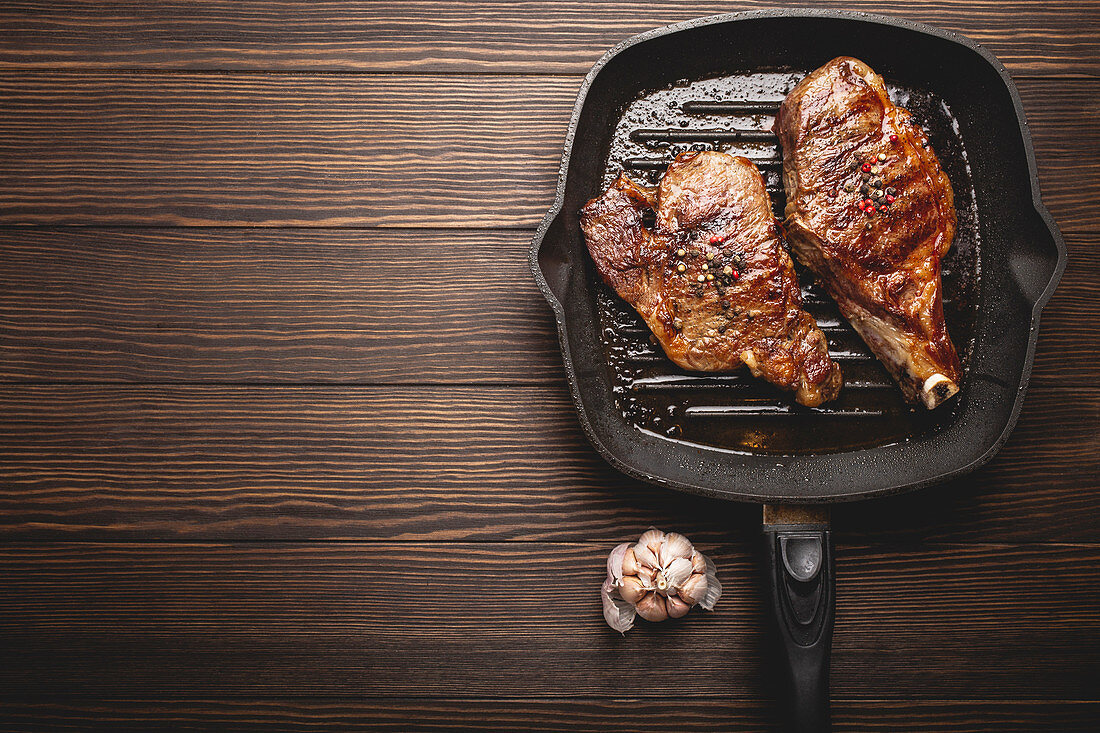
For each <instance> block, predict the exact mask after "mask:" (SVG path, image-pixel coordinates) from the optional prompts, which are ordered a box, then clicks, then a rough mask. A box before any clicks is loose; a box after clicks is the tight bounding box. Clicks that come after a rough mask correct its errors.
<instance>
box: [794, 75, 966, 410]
mask: <svg viewBox="0 0 1100 733" xmlns="http://www.w3.org/2000/svg"><path fill="white" fill-rule="evenodd" d="M775 132H776V134H777V135H778V136H779V141H780V143H781V145H782V147H783V185H784V188H785V189H786V192H787V208H786V221H785V227H786V230H787V236H788V239H789V240H790V243H791V246H792V248H793V250H794V253H795V256H796V257H798V259H799V260H800V261H801V262H802V263H803V264H805V265H806V266H807V267H809V268H810V269H811V270H813V272H814V273H815V274H816V275H817V277H818V279H819V280H820V281H821V283H822V284H823V285H824V286H825V288H826V290H827V291H828V292H829V294H830V295H831V296H832V297H833V298H834V299H835V300H836V302H837V304H838V305H839V306H840V311H841V313H843V314H844V317H845V318H847V319H848V321H849V322H850V323H851V324H852V326H853V327H854V328H855V330H856V331H857V332H859V335H860V336H862V337H863V340H864V341H866V342H867V345H868V346H869V347H870V348H871V350H872V351H873V352H874V353H875V355H876V356H877V357H878V358H879V360H880V361H882V363H883V364H884V365H885V366H886V368H887V369H888V370H889V371H890V373H891V374H892V375H893V377H894V379H895V380H897V382H898V384H899V385H900V386H901V390H902V392H903V393H904V394H905V396H906V398H907V399H908V400H909V401H911V402H919V403H921V404H923V405H925V406H926V407H928V408H929V409H932V408H934V407H936V406H937V405H939V404H941V403H942V402H943V401H944V400H946V399H948V398H950V397H951V396H952V395H954V394H955V393H956V392H958V391H959V380H960V378H961V371H962V370H961V366H960V363H959V357H958V355H957V354H956V352H955V347H954V345H952V343H951V339H950V338H949V337H948V334H947V326H946V324H945V323H944V319H943V302H942V294H941V282H940V260H941V259H942V258H943V256H944V255H945V254H946V253H947V250H948V249H950V247H951V240H952V239H953V238H954V236H955V207H954V195H953V193H952V190H951V183H950V181H948V179H947V176H946V174H944V172H943V169H942V168H940V163H939V160H937V159H936V155H935V154H934V153H933V152H932V149H931V148H930V147H928V141H927V139H926V138H925V135H924V132H923V130H922V129H921V128H920V127H918V126H917V125H915V124H913V122H912V121H911V119H910V116H909V113H908V112H907V111H906V110H904V109H902V108H900V107H896V106H894V104H893V103H891V101H890V98H889V96H888V95H887V92H886V86H885V85H884V84H883V81H882V77H881V76H879V75H878V74H876V73H875V72H874V71H872V70H871V69H870V68H869V67H868V66H867V65H866V64H864V63H863V62H861V61H857V60H856V59H853V58H847V57H842V58H838V59H834V60H833V61H830V62H829V63H827V64H826V65H825V66H823V67H821V68H820V69H818V70H817V71H815V72H813V73H812V74H810V75H809V76H807V77H806V78H805V79H803V80H802V82H801V83H799V84H798V86H796V87H795V88H794V89H793V90H792V91H791V93H790V94H789V95H787V98H786V99H785V100H784V101H783V105H782V106H781V107H780V109H779V116H778V117H777V119H776V123H775Z"/></svg>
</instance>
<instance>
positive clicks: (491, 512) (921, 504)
mask: <svg viewBox="0 0 1100 733" xmlns="http://www.w3.org/2000/svg"><path fill="white" fill-rule="evenodd" d="M0 415H2V418H0V537H2V538H3V539H4V540H16V539H70V538H71V539H156V538H165V537H170V538H180V539H206V540H221V539H263V540H315V539H380V540H479V541H487V540H526V541H554V540H577V539H602V540H604V541H608V542H611V541H614V540H615V539H616V538H618V537H620V536H621V535H622V534H624V533H625V534H630V533H639V532H641V531H642V530H644V529H645V527H646V526H648V525H650V524H654V525H657V526H660V527H665V528H670V529H676V530H678V531H682V532H684V533H685V534H687V535H688V536H690V537H692V538H695V539H697V540H711V541H715V542H718V541H722V540H723V539H724V538H726V537H728V536H729V534H730V533H731V532H734V533H741V534H743V535H745V536H755V535H756V534H757V533H758V532H759V522H760V508H759V506H756V505H740V504H733V503H723V502H716V501H712V500H705V499H701V498H697V497H690V496H686V495H681V494H678V493H675V492H671V491H668V490H664V489H660V488H657V487H651V486H647V485H644V484H641V483H640V482H637V481H634V480H631V479H628V478H626V477H624V476H622V475H621V474H619V473H618V472H616V471H614V470H613V469H612V468H610V467H609V466H608V465H607V464H605V463H604V461H603V460H602V459H601V458H600V457H599V456H598V455H597V454H596V453H595V451H594V450H592V448H591V447H590V446H589V445H588V444H587V443H586V442H585V439H584V437H583V435H582V432H581V430H580V427H579V426H578V424H577V421H576V417H575V415H574V412H573V406H572V402H571V400H570V398H569V396H568V394H567V393H566V390H565V389H564V387H562V386H561V385H558V386H557V387H531V388H515V387H485V386H482V387H417V388H413V387H408V386H403V387H397V388H392V387H348V386H335V387H213V386H206V387H183V386H177V387H132V386H104V387H92V386H11V387H8V388H6V389H4V390H3V391H2V392H0ZM1098 425H1100V390H1098V389H1096V388H1095V387H1053V386H1046V385H1044V386H1042V387H1041V388H1040V387H1037V388H1036V389H1034V391H1033V392H1032V393H1031V394H1030V395H1029V396H1028V400H1027V404H1026V405H1025V409H1024V411H1023V415H1022V417H1021V420H1020V423H1019V425H1018V427H1017V428H1016V430H1015V432H1014V433H1013V435H1012V437H1011V439H1010V440H1009V442H1008V444H1007V445H1006V446H1005V448H1004V449H1003V450H1002V452H1001V454H1000V455H999V456H998V457H997V458H996V459H994V461H993V462H992V463H990V464H989V465H988V466H986V467H985V468H983V469H982V470H980V471H979V472H977V473H975V474H972V475H971V476H969V477H964V478H962V479H959V480H956V481H954V482H952V483H950V484H947V485H944V486H940V487H937V488H935V489H932V490H927V491H924V492H921V493H919V494H913V495H910V496H902V497H896V498H893V499H889V500H879V501H875V502H870V503H861V504H854V505H846V506H841V507H837V508H836V509H835V511H834V523H835V525H836V527H837V532H838V537H839V538H840V540H839V541H842V542H855V541H884V542H885V541H903V540H904V541H916V542H927V541H966V542H989V541H1014V542H1015V541H1052V540H1053V541H1058V542H1097V541H1100V526H1098V524H1097V522H1096V519H1095V517H1096V516H1097V515H1098V512H1100V491H1097V490H1096V489H1097V488H1098V487H1097V477H1098V476H1100V430H1098V427H1097V426H1098Z"/></svg>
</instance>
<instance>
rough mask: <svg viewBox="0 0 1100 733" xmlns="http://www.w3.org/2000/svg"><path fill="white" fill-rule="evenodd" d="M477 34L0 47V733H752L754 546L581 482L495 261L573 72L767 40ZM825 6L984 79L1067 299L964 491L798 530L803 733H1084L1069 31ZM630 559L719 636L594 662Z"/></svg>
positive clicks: (1081, 206) (516, 11) (49, 39)
mask: <svg viewBox="0 0 1100 733" xmlns="http://www.w3.org/2000/svg"><path fill="white" fill-rule="evenodd" d="M774 4H775V3H768V4H767V5H774ZM516 5H517V7H513V4H512V3H428V2H402V3H399V2H389V3H370V2H366V3H357V4H355V5H350V4H344V3H327V2H326V3H319V2H311V3H304V2H303V3H295V2H276V1H274V0H272V1H269V2H251V3H238V2H229V1H228V0H226V1H224V2H157V3H139V2H103V3H98V4H97V5H96V7H94V8H91V7H86V6H85V5H84V4H82V3H58V2H45V1H44V0H43V1H39V2H35V1H34V0H26V1H25V2H20V3H7V4H5V5H4V8H3V9H2V10H0V28H2V29H3V31H2V32H0V225H2V227H3V228H2V229H0V380H2V382H3V385H2V387H0V532H2V540H3V542H2V544H0V682H2V686H0V699H2V701H3V702H2V708H3V709H2V710H0V719H2V724H0V728H2V729H3V730H23V729H27V728H31V727H45V728H51V729H69V728H84V727H89V726H93V725H95V724H97V723H98V724H100V725H102V726H103V727H104V728H108V729H112V730H124V729H133V730H149V729H153V728H161V727H163V728H173V729H178V728H188V729H191V728H197V729H225V728H232V729H246V728H252V727H260V726H264V725H272V726H274V727H278V728H293V729H294V730H313V729H321V728H329V727H331V728H337V729H383V728H395V729H413V728H417V729H430V730H444V729H446V730H453V729H455V728H457V729H467V728H468V729H479V730H496V731H511V730H520V729H528V728H537V729H545V730H572V731H581V730H594V731H619V730H622V731H628V730H658V729H659V730H673V731H678V730H746V731H748V730H762V729H763V730H767V729H771V728H772V725H773V724H772V720H773V719H774V716H775V710H774V706H775V703H774V702H773V695H772V692H771V691H770V690H769V689H768V685H767V684H766V682H765V681H764V678H763V677H762V675H761V670H762V667H763V657H764V653H765V650H764V648H763V646H762V641H761V634H760V627H761V625H762V621H763V618H762V616H763V612H762V608H761V593H760V592H759V583H760V578H759V577H758V573H757V567H756V562H757V555H756V551H755V550H756V546H755V543H756V541H757V536H758V525H759V512H760V510H759V507H756V506H739V505H732V504H723V503H714V502H710V501H706V500H702V499H696V498H691V497H687V496H682V495H678V494H673V493H670V492H666V491H663V490H660V489H656V488H652V487H649V486H645V485H642V484H639V483H637V482H634V481H630V480H627V479H625V478H624V477H623V476H621V475H619V474H617V473H616V472H615V471H614V470H612V469H610V468H609V467H608V466H606V465H605V464H604V463H603V461H602V460H601V459H600V458H599V457H598V456H597V455H596V454H595V453H594V452H593V450H592V449H591V448H590V447H589V446H588V445H587V444H586V442H585V440H584V437H583V436H582V434H581V431H580V429H579V427H578V424H577V420H576V418H575V416H574V413H573V409H572V406H571V403H570V399H569V396H568V394H567V388H566V385H565V382H564V375H563V372H562V368H561V364H560V357H559V354H558V348H557V344H556V339H555V334H554V330H553V323H552V320H551V317H550V314H549V311H548V309H547V308H546V306H545V303H544V302H543V300H542V297H541V296H540V295H539V293H538V291H537V290H536V288H535V286H534V283H533V282H532V279H531V277H530V274H529V272H528V269H527V262H526V251H527V247H528V243H529V241H530V238H531V234H532V231H533V228H534V227H535V226H536V224H537V222H538V221H539V219H540V218H541V216H542V215H543V213H544V211H545V210H546V209H547V207H548V205H549V204H550V201H551V199H552V194H553V190H554V184H555V179H556V175H557V167H558V161H559V156H560V149H561V144H562V141H563V139H564V136H565V128H566V124H567V118H568V115H569V112H570V109H571V106H572V104H573V99H574V96H575V93H576V91H577V88H578V86H579V83H580V78H581V76H582V75H583V74H584V73H585V72H586V71H587V69H588V68H589V67H590V66H591V64H592V63H593V62H594V61H595V60H596V59H597V58H598V57H599V56H600V54H601V53H602V52H603V51H604V50H605V49H606V48H607V47H609V46H611V45H613V44H614V43H615V42H617V41H619V40H621V39H623V38H625V37H627V36H629V35H631V34H633V33H636V32H639V31H642V30H645V29H648V28H651V27H654V26H657V25H662V24H664V23H667V22H672V21H676V20H682V19H686V18H690V17H694V16H697V15H706V14H710V13H714V12H720V11H728V10H737V9H749V8H757V7H763V6H764V4H761V3H714V2H711V3H675V4H672V3H664V4H662V3H637V2H614V3H591V2H586V3H579V2H572V1H570V0H558V1H556V2H532V3H523V4H522V5H519V4H516ZM846 7H848V8H853V9H862V10H869V11H876V12H887V13H889V12H898V13H900V14H904V15H905V16H907V17H910V18H913V19H917V20H923V21H927V22H930V23H933V24H936V25H940V26H942V27H945V28H950V29H953V30H957V31H960V32H962V33H965V34H967V35H969V36H971V37H972V38H974V39H976V40H978V41H980V42H981V43H983V44H985V45H987V46H988V47H989V48H990V49H991V50H992V51H994V52H995V53H996V54H997V55H998V56H999V57H1000V58H1001V60H1003V61H1004V62H1005V64H1006V65H1007V66H1008V68H1009V69H1010V70H1011V72H1012V74H1013V76H1014V77H1015V79H1016V81H1017V83H1018V85H1019V88H1020V92H1021V95H1022V97H1023V100H1024V105H1025V107H1026V110H1027V115H1028V119H1029V121H1030V123H1031V131H1032V134H1033V135H1034V139H1035V147H1036V152H1037V157H1038V164H1039V171H1040V175H1041V179H1042V188H1043V197H1044V200H1045V202H1046V203H1047V205H1048V206H1049V207H1050V209H1051V211H1052V212H1053V214H1054V216H1055V218H1056V219H1057V221H1058V223H1059V225H1060V226H1061V227H1062V231H1063V232H1064V233H1065V237H1066V240H1067V241H1068V243H1069V248H1070V264H1069V269H1068V270H1067V272H1066V275H1065V278H1064V280H1063V282H1062V285H1061V287H1060V288H1059V290H1058V291H1057V293H1056V294H1055V296H1054V299H1053V300H1052V301H1051V303H1050V305H1049V307H1048V308H1047V310H1046V312H1045V313H1044V316H1043V322H1042V333H1041V334H1040V338H1039V349H1038V355H1037V358H1036V363H1035V372H1034V376H1033V378H1032V382H1031V390H1030V392H1029V394H1028V397H1027V401H1026V404H1025V406H1024V412H1023V415H1022V417H1021V420H1020V423H1019V427H1017V429H1016V431H1015V433H1014V434H1013V436H1012V438H1011V440H1010V441H1009V442H1008V444H1007V445H1006V446H1005V448H1004V450H1003V451H1002V452H1001V454H1000V456H999V457H998V458H996V459H995V460H994V461H993V462H992V463H990V464H989V465H988V466H987V467H985V468H984V469H982V470H981V471H979V472H978V473H976V474H974V475H972V476H970V477H968V478H965V479H962V480H959V481H957V482H955V483H952V484H950V485H946V486H942V487H939V488H936V489H933V490H930V491H925V492H923V493H922V494H918V495H909V496H903V497H899V498H894V499H890V500H882V501H875V502H871V503H866V504H861V505H852V506H845V507H843V508H840V509H838V510H836V512H835V516H834V523H835V526H836V535H837V543H838V546H837V555H838V557H837V582H838V586H839V588H840V592H839V597H838V601H837V622H836V642H835V650H834V661H833V675H832V694H833V697H834V709H835V717H836V720H837V728H838V729H840V730H866V731H881V730H893V731H931V730H990V731H994V730H995V731H1008V730H1012V731H1016V730H1040V729H1042V730H1059V731H1069V730H1082V731H1083V730H1097V729H1098V727H1100V690H1098V688H1097V683H1096V678H1097V676H1098V675H1100V661H1098V656H1100V631H1098V624H1100V591H1098V590H1097V586H1098V584H1100V519H1098V516H1100V515H1098V512H1100V492H1098V491H1097V489H1098V483H1100V482H1098V479H1097V476H1098V472H1100V460H1098V458H1097V456H1098V453H1100V437H1098V418H1100V387H1098V386H1097V381H1096V378H1097V376H1098V373H1100V370H1098V369H1097V359H1098V357H1100V347H1098V339H1097V328H1096V325H1095V324H1096V321H1095V318H1096V302H1097V299H1098V298H1100V278H1098V276H1097V269H1098V267H1100V230H1098V228H1097V225H1096V217H1097V215H1098V213H1100V207H1098V205H1097V197H1098V195H1100V160H1098V157H1097V153H1098V151H1100V123H1098V118H1100V102H1098V100H1100V12H1098V9H1097V5H1096V4H1095V3H1092V2H1089V1H1088V0H1067V1H1064V2H1035V1H1028V2H994V1H992V0H984V1H983V0H974V1H971V2H950V3H948V2H910V3H907V4H905V5H904V7H901V6H898V7H897V8H895V7H893V6H889V5H883V4H881V3H875V2H865V1H860V2H849V3H846ZM1089 324H1092V325H1089ZM650 524H655V525H658V526H660V527H663V528H668V529H676V530H679V531H682V532H685V533H686V534H688V535H689V536H690V537H691V538H692V539H694V540H695V541H696V542H697V544H699V545H700V546H701V547H702V548H703V549H704V550H705V551H707V552H709V553H711V554H712V556H713V557H714V559H715V560H716V561H717V564H718V568H719V572H720V576H721V578H722V580H723V581H724V583H725V585H726V595H725V597H724V598H723V599H722V602H721V603H720V605H719V607H718V609H717V611H716V612H715V613H714V614H711V615H703V614H693V615H692V616H689V617H688V618H687V619H685V620H684V621H682V622H679V623H675V624H663V625H661V626H644V627H641V628H638V629H636V630H635V631H633V632H631V633H630V634H628V635H627V636H626V638H622V637H620V636H619V635H618V634H615V633H613V632H611V631H610V630H609V629H607V628H606V627H605V625H604V623H603V619H602V617H601V615H600V604H599V600H598V587H599V584H600V582H601V580H602V575H603V563H604V558H605V556H606V553H607V552H608V550H609V549H610V548H611V547H613V546H614V545H615V544H616V543H618V542H621V541H624V540H627V539H630V538H632V537H635V536H636V535H637V534H638V533H639V532H640V531H641V530H643V529H644V528H645V527H646V526H648V525H650Z"/></svg>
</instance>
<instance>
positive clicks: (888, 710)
mask: <svg viewBox="0 0 1100 733" xmlns="http://www.w3.org/2000/svg"><path fill="white" fill-rule="evenodd" d="M832 713H833V726H834V728H835V729H836V730H843V731H853V732H858V731H868V732H869V733H879V732H880V731H882V730H884V729H888V730H891V731H901V732H903V733H905V732H911V733H946V732H947V731H970V732H971V733H974V732H976V731H977V732H981V731H988V732H989V733H1036V732H1037V731H1051V732H1052V733H1054V732H1057V733H1078V732H1080V733H1093V732H1094V731H1095V729H1096V724H1097V723H1098V722H1100V704H1098V703H1091V702H1077V701H1069V700H1010V701H1004V700H945V701H940V700H851V699H844V698H841V699H836V698H834V699H833V701H832ZM776 718H777V711H776V710H774V707H773V705H771V704H769V703H768V702H766V701H752V700H730V699H727V698H721V697H692V698H691V699H690V700H689V701H685V700H683V699H682V698H675V697H674V698H666V699H661V698H656V699H654V698H638V697H616V698H590V697H589V698H583V697H582V698H578V697H571V698H567V699H561V700H552V699H549V700H548V699H544V698H526V699H492V700H486V699H480V698H431V699H424V698H394V697H386V698H371V697H365V698H364V697H355V698H348V699H334V700H309V699H301V698H298V699H295V698H283V699H278V698H276V699H258V700H233V699H199V700H186V701H181V700H173V699H161V700H140V701H139V700H95V701H87V700H63V701H59V700H50V701H37V700H35V701H27V700H21V701H18V702H16V701H7V702H5V701H3V700H0V731H4V732H5V733H8V732H10V733H16V732H17V731H18V732H19V733H23V731H26V730H27V728H28V727H30V726H39V725H41V726H47V727H49V729H50V730H52V731H73V730H88V729H89V728H92V729H97V728H107V727H109V728H110V729H111V730H113V731H118V732H119V733H126V732H129V731H141V732H145V731H157V730H173V731H178V730H188V731H224V730H233V731H259V730H272V729H273V728H275V729H279V730H293V731H302V732H303V733H308V732H309V731H331V730H339V731H398V730H400V731H418V732H420V733H451V732H453V731H454V730H456V729H461V730H463V731H480V732H483V733H515V731H517V730H525V731H546V732H548V733H557V732H558V731H563V730H569V731H572V732H574V733H617V732H621V733H636V732H637V731H640V730H670V731H680V732H682V733H707V732H711V733H763V732H766V731H777V730H778V727H777V726H776V725H775V720H776Z"/></svg>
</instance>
